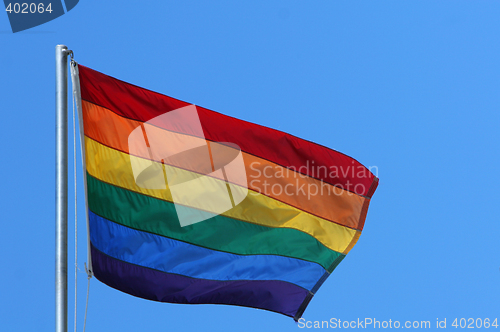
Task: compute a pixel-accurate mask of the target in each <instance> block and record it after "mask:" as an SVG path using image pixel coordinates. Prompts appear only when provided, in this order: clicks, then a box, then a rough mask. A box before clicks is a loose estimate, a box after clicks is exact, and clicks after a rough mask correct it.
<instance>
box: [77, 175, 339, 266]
mask: <svg viewBox="0 0 500 332" xmlns="http://www.w3.org/2000/svg"><path fill="white" fill-rule="evenodd" d="M87 190H88V204H89V209H90V210H91V211H92V212H94V213H95V214H98V215H100V216H101V217H104V218H106V219H109V220H112V221H114V222H116V223H119V224H121V225H124V226H127V227H130V228H134V229H137V230H141V231H145V232H150V233H153V234H158V235H161V236H166V237H169V238H171V239H176V240H180V241H184V242H188V243H191V244H194V245H198V246H202V247H205V248H209V249H214V250H219V251H225V252H229V253H234V254H239V255H281V256H287V257H293V258H298V259H303V260H306V261H310V262H315V263H318V264H320V265H321V266H323V267H324V268H325V269H327V270H328V271H329V272H331V271H333V269H334V268H335V267H336V266H337V264H338V263H340V261H341V260H342V258H343V257H344V256H345V255H343V254H341V253H338V252H336V251H333V250H331V249H329V248H327V247H325V246H324V245H323V244H321V243H320V242H319V241H317V240H316V239H315V238H314V237H312V236H310V235H308V234H306V233H303V232H301V231H298V230H295V229H290V228H282V227H277V228H273V227H266V226H261V225H255V224H251V223H247V222H244V221H240V220H236V219H232V218H228V217H224V216H220V215H218V216H215V217H212V218H210V219H207V220H205V221H202V222H199V223H196V224H193V225H189V226H185V227H181V226H180V224H179V220H178V218H177V213H176V211H175V206H174V204H173V203H170V202H167V201H164V200H160V199H156V198H153V197H149V196H145V195H141V194H138V193H135V192H132V191H129V190H126V189H123V188H120V187H116V186H113V185H110V184H107V183H105V182H102V181H100V180H98V179H96V178H94V177H92V176H91V175H89V174H87ZM290 244H293V245H290Z"/></svg>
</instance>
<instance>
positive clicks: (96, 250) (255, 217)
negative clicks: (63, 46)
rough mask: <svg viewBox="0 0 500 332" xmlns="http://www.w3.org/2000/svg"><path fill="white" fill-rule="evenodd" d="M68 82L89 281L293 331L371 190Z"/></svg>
mask: <svg viewBox="0 0 500 332" xmlns="http://www.w3.org/2000/svg"><path fill="white" fill-rule="evenodd" d="M79 73H80V87H81V97H82V115H81V116H82V119H83V128H84V148H85V164H86V177H87V178H86V188H87V189H86V190H87V204H88V216H89V218H88V222H89V238H90V253H91V271H92V272H93V274H94V275H95V276H96V278H97V279H98V280H100V281H102V282H103V283H105V284H107V285H109V286H111V287H113V288H115V289H118V290H120V291H123V292H125V293H129V294H132V295H135V296H138V297H141V298H145V299H150V300H155V301H161V302H169V303H189V304H201V303H212V304H229V305H239V306H246V307H253V308H260V309H266V310H270V311H274V312H278V313H281V314H284V315H287V316H290V317H293V318H294V319H295V320H298V319H299V318H300V317H301V316H302V314H303V312H304V310H305V308H306V306H307V305H308V303H309V302H310V300H311V299H312V297H313V296H314V294H315V293H316V292H317V291H318V289H319V287H320V286H321V284H322V283H323V282H324V281H325V280H326V278H327V277H328V276H329V275H330V273H331V272H332V271H333V270H334V269H335V267H336V266H337V265H338V264H339V263H340V261H342V259H343V258H344V257H345V255H346V254H347V253H348V252H349V250H351V249H352V247H353V246H354V244H355V243H356V241H357V240H358V238H359V236H360V234H361V231H362V229H363V225H364V222H365V218H366V213H367V210H368V205H369V203H370V199H371V197H372V195H373V193H374V191H375V189H376V187H377V184H378V178H377V177H376V176H374V175H373V174H372V173H371V172H370V171H369V170H368V169H367V168H366V167H364V166H363V165H361V164H360V163H359V162H357V161H356V160H354V159H353V158H351V157H348V156H346V155H344V154H342V153H340V152H337V151H334V150H331V149H329V148H326V147H324V146H321V145H318V144H316V143H312V142H309V141H306V140H303V139H300V138H297V137H295V136H292V135H289V134H286V133H283V132H280V131H277V130H274V129H270V128H267V127H263V126H259V125H256V124H253V123H249V122H246V121H242V120H239V119H235V118H233V117H230V116H226V115H223V114H220V113H217V112H214V111H211V110H208V109H205V108H203V107H199V106H194V105H191V104H189V103H186V102H183V101H180V100H177V99H174V98H171V97H168V96H165V95H162V94H159V93H156V92H153V91H149V90H146V89H143V88H140V87H137V86H135V85H132V84H129V83H126V82H123V81H120V80H117V79H115V78H112V77H110V76H107V75H104V74H102V73H99V72H97V71H94V70H92V69H90V68H87V67H84V66H81V65H80V66H79Z"/></svg>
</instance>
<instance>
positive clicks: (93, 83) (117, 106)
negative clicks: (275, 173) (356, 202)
mask: <svg viewBox="0 0 500 332" xmlns="http://www.w3.org/2000/svg"><path fill="white" fill-rule="evenodd" d="M79 71H80V87H81V93H82V98H83V99H84V100H87V101H89V102H92V103H94V104H97V105H100V106H103V107H105V108H108V109H110V110H112V111H113V112H115V113H117V114H119V115H121V116H124V117H126V118H130V119H134V120H138V121H142V122H146V121H148V120H150V119H152V118H155V117H157V116H159V115H161V114H164V113H166V112H169V111H173V110H175V109H178V108H181V107H184V106H188V105H190V104H188V103H186V102H184V101H181V100H178V99H174V98H171V97H168V96H165V95H162V94H159V93H157V92H153V91H150V90H147V89H143V88H140V87H137V86H135V85H132V84H129V83H126V82H123V81H120V80H117V79H115V78H113V77H110V76H107V75H104V74H102V73H99V72H97V71H95V70H92V69H90V68H87V67H85V66H82V65H79ZM197 110H198V115H199V117H200V121H201V124H202V127H203V131H204V133H205V138H206V139H208V140H211V141H217V142H231V143H235V144H237V145H238V146H239V147H240V148H241V150H243V151H245V152H247V153H250V154H253V155H255V156H258V157H260V158H264V159H267V160H270V161H272V162H274V163H277V164H279V165H282V166H284V167H287V168H291V169H294V170H297V171H298V172H300V173H302V174H305V175H308V176H311V177H314V178H317V179H320V180H323V181H325V182H327V183H330V184H332V185H335V186H338V187H341V188H343V189H346V190H349V191H351V192H355V193H356V194H358V195H363V196H368V197H371V196H372V195H373V193H374V191H375V188H376V185H377V183H376V182H378V179H377V178H376V177H375V176H374V175H373V174H372V173H371V172H370V171H369V170H368V169H367V168H366V167H364V166H363V165H361V164H360V163H359V162H358V161H356V160H355V159H353V158H351V157H349V156H346V155H344V154H342V153H340V152H338V151H334V150H331V149H329V148H326V147H324V146H321V145H318V144H316V143H312V142H309V141H306V140H303V139H300V138H298V137H295V136H292V135H289V134H286V133H284V132H281V131H278V130H274V129H271V128H268V127H264V126H260V125H257V124H254V123H250V122H246V121H243V120H239V119H236V118H233V117H230V116H226V115H223V114H220V113H217V112H214V111H211V110H208V109H206V108H203V107H199V106H197ZM167 127H168V124H165V129H169V130H174V131H175V128H167ZM188 134H189V133H188ZM318 170H320V172H318ZM325 170H328V171H327V172H325ZM318 173H320V174H318ZM325 173H326V174H325Z"/></svg>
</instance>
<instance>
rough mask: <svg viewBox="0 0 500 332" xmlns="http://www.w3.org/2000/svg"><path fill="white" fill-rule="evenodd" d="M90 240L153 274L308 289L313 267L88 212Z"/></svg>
mask: <svg viewBox="0 0 500 332" xmlns="http://www.w3.org/2000/svg"><path fill="white" fill-rule="evenodd" d="M89 223H90V225H89V226H90V241H91V242H92V244H93V245H94V246H95V247H96V248H97V249H98V250H100V251H101V252H103V253H105V254H106V255H109V256H111V257H113V258H116V259H119V260H122V261H124V262H128V263H132V264H136V265H140V266H144V267H149V268H152V269H155V270H159V271H163V272H168V273H175V274H180V275H184V276H188V277H192V278H200V279H210V280H221V281H224V280H281V281H287V282H290V283H293V284H296V285H298V286H300V287H303V288H305V289H307V290H311V289H312V288H313V287H314V285H315V284H316V282H317V281H318V280H319V279H320V278H321V277H322V275H323V274H324V273H325V269H324V268H323V267H322V266H321V265H319V264H316V263H311V262H308V261H304V260H300V259H296V258H290V257H283V256H278V255H236V254H231V253H226V252H221V251H216V250H211V249H206V248H203V247H198V246H195V245H192V244H189V243H185V242H181V241H177V240H173V239H169V238H167V237H163V236H159V235H156V234H151V233H147V232H142V231H138V230H135V229H132V228H128V227H125V226H122V225H119V224H116V223H114V222H112V221H110V220H107V219H105V218H102V217H100V216H98V215H96V214H95V213H93V212H91V211H89Z"/></svg>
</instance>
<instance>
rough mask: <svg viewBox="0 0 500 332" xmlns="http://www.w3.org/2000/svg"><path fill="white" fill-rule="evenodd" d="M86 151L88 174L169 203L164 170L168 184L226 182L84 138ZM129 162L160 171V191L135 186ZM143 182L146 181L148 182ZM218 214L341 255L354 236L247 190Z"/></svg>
mask: <svg viewBox="0 0 500 332" xmlns="http://www.w3.org/2000/svg"><path fill="white" fill-rule="evenodd" d="M85 148H86V149H85V150H86V157H87V171H88V172H89V174H90V175H92V176H93V177H95V178H97V179H99V180H101V181H104V182H107V183H110V184H113V185H115V186H118V187H122V188H125V189H128V190H131V191H134V192H137V193H141V194H145V195H148V196H151V197H155V198H158V199H162V200H166V201H169V202H173V199H172V194H171V191H170V188H168V186H167V184H166V181H165V180H164V178H163V174H164V173H163V172H164V171H165V170H167V173H169V174H173V175H174V176H175V177H176V179H174V181H171V179H172V178H171V177H169V182H170V183H171V185H172V183H182V182H185V181H186V180H187V179H198V180H199V179H202V180H203V181H212V182H211V183H210V185H211V186H212V187H213V184H214V183H216V185H218V186H219V188H220V187H222V186H224V187H225V186H226V182H224V181H221V180H218V179H213V178H210V179H207V178H208V177H207V176H202V177H200V175H199V174H197V173H193V172H189V171H186V170H182V169H179V168H175V167H172V166H168V165H164V167H162V165H161V164H159V163H155V162H151V161H150V160H145V159H142V158H138V157H134V156H131V155H128V154H125V153H123V152H120V151H117V150H114V149H111V148H108V147H106V146H104V145H102V144H100V143H98V142H96V141H94V140H92V139H90V138H88V137H85ZM132 162H133V163H144V162H147V163H150V164H152V165H153V166H155V167H157V169H158V170H159V172H156V173H155V174H156V175H157V176H161V180H160V181H158V180H159V179H160V178H158V177H156V178H155V177H154V176H153V177H152V178H150V179H152V181H153V183H156V184H157V185H159V187H158V188H159V189H145V188H143V187H140V186H138V185H137V184H136V180H135V178H134V174H133V171H132V166H131V163H132ZM145 181H146V182H147V181H148V179H146V180H145ZM163 183H164V184H163ZM230 186H231V192H232V194H233V195H235V194H237V193H238V192H239V193H240V194H241V193H242V190H247V189H245V188H241V187H240V186H236V185H232V184H230ZM146 187H148V186H146ZM149 188H151V186H149ZM221 192H223V191H222V190H218V191H216V192H215V193H214V195H216V194H217V193H221ZM226 192H227V191H226ZM189 194H190V193H189V192H188V191H186V192H184V193H182V192H181V194H180V196H185V197H183V198H182V199H185V200H187V201H189V200H192V199H193V198H192V197H190V195H189ZM221 199H223V198H221ZM175 202H176V203H178V202H179V200H178V199H177V198H176V200H175ZM230 204H231V203H229V205H230ZM208 205H210V204H208ZM196 207H197V208H203V209H206V210H207V211H215V210H214V209H215V207H213V206H203V207H200V206H196ZM220 214H221V215H223V216H226V217H230V218H234V219H239V220H243V221H247V222H251V223H254V224H258V225H263V226H269V227H285V228H293V229H297V230H300V231H302V232H304V233H307V234H309V235H311V236H313V237H315V238H316V239H317V240H318V241H319V242H321V243H323V244H324V245H325V246H326V247H328V248H330V249H332V250H335V251H337V252H341V253H343V252H344V251H346V250H347V249H348V247H349V246H350V244H351V243H352V242H353V241H352V240H353V239H354V237H355V236H356V231H355V230H353V229H350V228H347V227H344V226H340V225H338V224H335V223H332V222H330V221H328V220H325V219H322V218H319V217H316V216H314V215H312V214H310V213H307V212H304V211H301V210H299V209H297V208H294V207H292V206H290V205H287V204H285V203H282V202H280V201H277V200H275V199H272V198H270V197H267V196H265V195H262V194H260V193H257V192H255V191H252V190H248V195H247V196H246V198H245V199H244V200H243V201H241V203H239V204H238V205H236V206H235V207H233V208H230V209H229V210H228V211H225V212H223V213H220ZM358 236H359V235H358Z"/></svg>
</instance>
